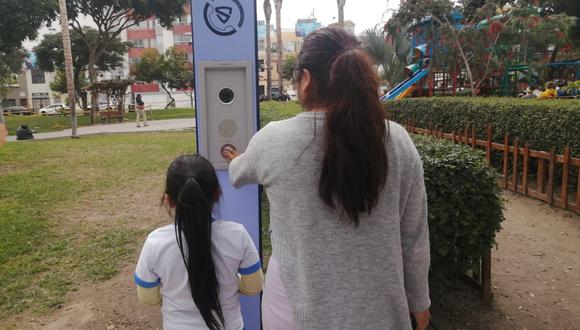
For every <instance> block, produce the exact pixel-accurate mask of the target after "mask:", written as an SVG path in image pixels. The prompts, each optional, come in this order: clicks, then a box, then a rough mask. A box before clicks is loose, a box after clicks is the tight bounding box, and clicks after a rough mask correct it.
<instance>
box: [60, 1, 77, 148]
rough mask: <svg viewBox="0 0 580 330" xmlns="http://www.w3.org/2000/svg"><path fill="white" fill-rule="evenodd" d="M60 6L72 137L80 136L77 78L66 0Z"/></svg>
mask: <svg viewBox="0 0 580 330" xmlns="http://www.w3.org/2000/svg"><path fill="white" fill-rule="evenodd" d="M58 3H59V6H60V20H61V26H62V43H63V47H64V62H65V69H66V87H67V92H68V100H69V102H68V103H69V107H70V121H71V128H72V136H71V137H72V138H78V137H79V136H78V134H77V112H76V99H77V98H76V91H75V80H74V74H73V59H72V50H71V46H70V33H69V29H68V14H67V11H66V0H59V1H58Z"/></svg>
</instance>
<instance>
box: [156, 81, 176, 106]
mask: <svg viewBox="0 0 580 330" xmlns="http://www.w3.org/2000/svg"><path fill="white" fill-rule="evenodd" d="M159 86H161V88H163V90H164V91H165V93H167V96H169V98H170V99H171V101H170V102H169V103H167V105H166V106H165V109H167V108H169V107H170V106H171V105H173V106H175V99H174V98H173V96H172V95H171V93H170V92H169V90H168V89H167V88H166V87H165V85H164V84H162V83H159Z"/></svg>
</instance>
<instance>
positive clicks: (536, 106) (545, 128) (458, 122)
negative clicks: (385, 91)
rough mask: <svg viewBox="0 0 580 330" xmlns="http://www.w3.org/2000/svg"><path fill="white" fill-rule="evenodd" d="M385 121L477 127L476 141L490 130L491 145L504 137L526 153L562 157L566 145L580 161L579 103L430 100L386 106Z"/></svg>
mask: <svg viewBox="0 0 580 330" xmlns="http://www.w3.org/2000/svg"><path fill="white" fill-rule="evenodd" d="M385 106H386V108H387V113H388V115H389V117H390V118H391V119H392V120H394V121H396V122H400V123H403V122H405V121H406V120H411V119H414V120H415V126H416V127H422V128H429V123H430V122H431V123H432V125H433V128H437V129H443V130H444V131H445V132H451V131H453V130H455V131H457V132H458V131H460V130H461V131H463V130H464V129H465V128H466V127H467V128H470V127H472V126H475V127H476V128H477V135H478V138H480V139H485V138H486V129H487V125H488V124H491V125H492V129H493V140H494V142H499V143H503V140H504V134H505V133H506V132H508V133H509V134H510V140H511V141H512V142H513V140H514V139H515V138H518V139H519V141H520V144H522V143H528V144H529V146H530V148H532V149H536V150H542V151H550V149H551V148H552V147H555V148H556V150H557V152H559V153H561V152H562V150H563V148H564V147H565V146H566V145H568V146H570V148H571V150H572V155H575V156H578V155H580V100H543V101H539V100H534V99H532V100H529V99H528V100H525V99H512V98H473V97H431V98H415V99H404V100H400V101H390V102H386V103H385Z"/></svg>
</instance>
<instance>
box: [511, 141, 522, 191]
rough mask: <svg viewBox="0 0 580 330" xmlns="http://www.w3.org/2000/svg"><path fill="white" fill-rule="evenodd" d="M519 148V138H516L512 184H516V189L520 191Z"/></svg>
mask: <svg viewBox="0 0 580 330" xmlns="http://www.w3.org/2000/svg"><path fill="white" fill-rule="evenodd" d="M519 150H520V149H519V148H518V139H517V138H516V139H515V140H514V163H513V170H512V185H513V186H514V191H515V192H517V191H518V165H519V164H518V156H519V153H520V152H519Z"/></svg>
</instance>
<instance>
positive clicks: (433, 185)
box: [261, 102, 504, 276]
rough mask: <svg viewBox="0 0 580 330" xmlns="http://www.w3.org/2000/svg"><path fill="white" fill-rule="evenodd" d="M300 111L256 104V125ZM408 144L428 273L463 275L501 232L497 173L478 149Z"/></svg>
mask: <svg viewBox="0 0 580 330" xmlns="http://www.w3.org/2000/svg"><path fill="white" fill-rule="evenodd" d="M300 111H302V108H301V107H300V105H299V104H297V103H277V102H265V103H262V104H261V118H262V125H265V124H267V123H268V122H270V121H272V120H282V119H287V118H290V117H293V116H294V115H296V114H298V113H299V112H300ZM413 140H414V141H415V144H416V146H417V149H418V150H419V154H420V155H421V158H422V160H423V164H424V169H425V184H426V188H427V197H428V200H429V230H430V239H431V258H432V271H433V272H434V274H436V275H438V276H446V275H450V274H453V273H455V272H465V271H468V270H470V269H471V266H472V264H473V261H474V260H475V258H477V257H481V256H483V255H484V254H485V253H486V251H487V250H488V249H489V248H490V247H492V246H493V245H494V244H495V234H496V233H497V232H498V231H499V230H500V229H501V222H502V221H503V219H504V218H503V202H502V199H501V189H500V188H499V186H498V185H497V182H498V181H497V179H498V175H497V173H496V172H495V170H493V169H491V168H490V167H489V166H487V164H486V162H485V157H484V154H483V153H482V152H481V151H477V150H473V149H470V148H467V147H464V146H460V145H455V144H453V143H450V142H447V141H443V140H439V139H435V138H430V137H424V136H418V135H417V136H413ZM264 204H265V205H266V203H264ZM267 213H268V210H266V209H264V214H265V215H266V214H267ZM264 219H268V217H267V216H265V217H264ZM268 227H269V226H268V225H267V224H264V226H263V228H264V233H265V234H266V235H265V236H264V237H268V236H267V231H268Z"/></svg>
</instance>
